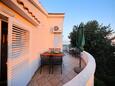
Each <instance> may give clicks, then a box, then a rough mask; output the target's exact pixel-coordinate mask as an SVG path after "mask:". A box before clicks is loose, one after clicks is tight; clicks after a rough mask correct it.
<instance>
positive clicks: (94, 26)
mask: <svg viewBox="0 0 115 86" xmlns="http://www.w3.org/2000/svg"><path fill="white" fill-rule="evenodd" d="M81 24H82V25H84V26H83V27H84V29H85V32H84V33H85V47H84V48H85V50H86V51H88V52H89V53H90V54H92V55H93V56H94V58H95V60H96V66H97V67H96V73H95V76H96V78H98V79H100V80H102V81H104V83H106V85H107V86H115V84H114V83H113V82H115V78H114V77H115V56H114V52H115V46H112V45H111V40H109V39H108V36H109V35H110V34H112V33H113V31H112V29H111V27H110V25H108V26H104V25H103V24H99V23H98V22H97V21H96V20H93V21H88V22H87V23H86V24H83V23H81ZM81 24H80V25H81ZM80 25H78V26H76V29H75V28H73V31H72V32H71V33H70V35H69V39H70V42H71V47H76V39H77V36H76V33H77V29H78V28H80ZM112 84H114V85H112Z"/></svg>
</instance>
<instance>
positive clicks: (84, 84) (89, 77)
mask: <svg viewBox="0 0 115 86" xmlns="http://www.w3.org/2000/svg"><path fill="white" fill-rule="evenodd" d="M81 57H82V59H83V60H84V61H85V62H86V67H85V68H84V69H83V70H82V71H81V72H80V73H79V74H78V75H77V76H76V77H74V78H73V79H72V80H70V81H69V82H67V83H66V84H64V85H63V86H94V73H95V68H96V63H95V59H94V58H93V56H92V55H90V54H89V53H87V52H85V51H84V52H82V54H81Z"/></svg>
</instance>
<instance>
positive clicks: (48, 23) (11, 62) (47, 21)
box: [0, 0, 63, 85]
mask: <svg viewBox="0 0 115 86" xmlns="http://www.w3.org/2000/svg"><path fill="white" fill-rule="evenodd" d="M15 1H16V0H14V2H15ZM23 1H24V3H26V6H28V7H29V9H30V10H31V11H32V12H33V13H34V14H35V15H36V17H37V18H38V20H39V21H40V24H39V25H38V26H34V25H33V24H31V23H30V22H29V21H27V20H26V19H25V18H23V17H22V16H20V15H19V14H18V13H16V12H15V11H13V10H12V9H10V8H8V7H7V6H6V5H4V4H3V3H1V2H0V7H2V8H3V9H5V10H7V11H8V12H10V13H12V14H13V15H14V17H10V16H9V17H10V18H9V20H8V22H10V25H11V24H16V25H18V26H19V27H22V28H23V29H26V30H28V31H29V50H28V53H26V54H25V55H23V56H21V57H19V58H12V56H8V62H7V64H8V80H9V82H8V83H10V85H11V82H12V81H10V80H11V79H12V78H13V77H16V75H13V73H16V72H20V73H26V72H24V71H29V72H30V74H28V75H33V74H32V73H34V72H35V71H36V69H37V67H38V66H39V61H40V57H39V55H40V53H42V52H44V51H46V50H48V49H49V48H52V47H53V38H54V34H53V33H52V32H51V29H52V28H53V26H56V25H58V26H59V27H61V29H62V27H63V18H54V17H53V18H52V17H48V15H47V14H45V13H43V12H41V11H40V10H38V9H37V8H36V7H35V6H33V5H32V4H30V3H29V2H28V1H27V2H26V0H23ZM0 12H1V11H0ZM8 29H9V32H8V34H9V35H8V37H9V38H10V39H9V41H8V43H12V39H11V38H12V27H9V28H8ZM60 35H61V34H60ZM9 45H11V44H9ZM60 46H61V47H62V44H60ZM10 48H11V47H10V46H9V50H11V49H10ZM9 52H10V53H12V51H9ZM9 55H10V54H9ZM22 63H25V65H26V66H25V68H27V69H25V68H23V69H21V68H18V67H19V65H20V66H22V67H23V65H24V64H22ZM28 67H29V68H28ZM15 68H18V70H20V71H17V69H15ZM14 69H15V70H14ZM24 69H25V70H24ZM29 72H28V73H29ZM17 76H18V75H17ZM28 77H30V78H31V76H28ZM28 77H27V78H28ZM16 79H18V78H16ZM14 80H15V79H14Z"/></svg>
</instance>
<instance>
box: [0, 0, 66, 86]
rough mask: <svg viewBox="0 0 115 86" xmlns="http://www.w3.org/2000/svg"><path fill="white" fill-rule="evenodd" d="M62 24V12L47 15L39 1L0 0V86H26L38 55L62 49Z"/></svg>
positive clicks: (36, 63)
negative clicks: (0, 85)
mask: <svg viewBox="0 0 115 86" xmlns="http://www.w3.org/2000/svg"><path fill="white" fill-rule="evenodd" d="M63 21H64V13H48V12H47V11H46V10H45V9H44V8H43V7H42V5H41V4H40V3H39V1H38V0H0V35H1V36H0V40H1V41H0V52H1V53H0V84H3V83H6V85H8V86H26V85H27V84H28V82H29V81H30V80H31V78H32V76H33V75H34V73H35V71H36V70H37V69H38V68H39V64H40V56H39V55H40V53H42V52H44V51H46V50H48V49H49V48H61V49H62V32H63ZM3 77H4V78H3Z"/></svg>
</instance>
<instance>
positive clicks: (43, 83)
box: [28, 54, 85, 86]
mask: <svg viewBox="0 0 115 86" xmlns="http://www.w3.org/2000/svg"><path fill="white" fill-rule="evenodd" d="M63 64H64V66H63V73H62V74H61V67H60V66H55V67H54V72H53V74H49V70H48V66H45V67H44V68H43V71H42V73H41V74H40V72H39V70H38V71H37V72H36V73H35V75H34V76H33V78H32V80H31V81H30V83H29V85H28V86H63V84H65V83H66V82H68V81H70V80H71V79H72V78H74V77H75V76H76V75H77V73H75V72H74V67H76V66H77V67H79V59H78V58H75V57H72V56H71V55H69V54H65V56H64V57H63ZM84 67H85V63H84V62H83V61H82V69H83V68H84Z"/></svg>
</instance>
